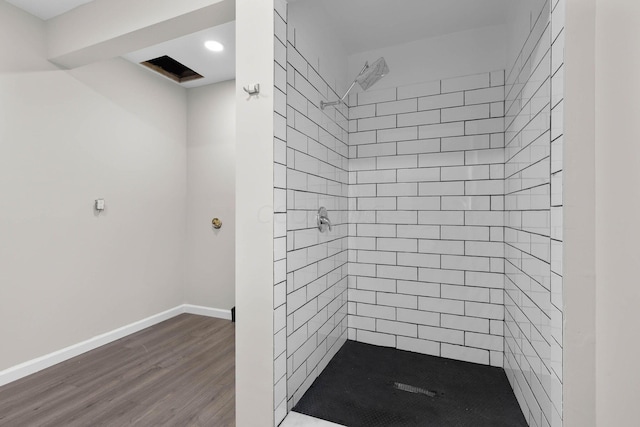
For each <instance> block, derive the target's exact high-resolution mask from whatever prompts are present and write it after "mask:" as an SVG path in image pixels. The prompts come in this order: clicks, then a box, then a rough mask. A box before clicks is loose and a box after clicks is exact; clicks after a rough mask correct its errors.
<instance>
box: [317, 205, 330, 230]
mask: <svg viewBox="0 0 640 427" xmlns="http://www.w3.org/2000/svg"><path fill="white" fill-rule="evenodd" d="M317 221H318V230H320V232H321V233H324V232H325V230H326V229H327V227H328V228H329V231H331V221H330V220H329V216H328V214H327V209H326V208H325V207H324V206H323V207H321V208H320V209H318V215H317Z"/></svg>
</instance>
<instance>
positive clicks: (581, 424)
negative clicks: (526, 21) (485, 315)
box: [562, 0, 637, 427]
mask: <svg viewBox="0 0 640 427" xmlns="http://www.w3.org/2000/svg"><path fill="white" fill-rule="evenodd" d="M595 7H596V0H566V27H565V30H564V33H565V44H566V46H565V101H564V103H565V141H564V159H565V161H564V172H563V173H564V226H563V234H564V236H563V237H564V260H563V263H564V271H563V273H564V276H563V278H564V283H563V287H564V316H565V321H564V331H563V332H564V340H563V344H564V345H563V356H564V357H563V358H564V361H563V367H562V369H563V396H562V397H563V421H564V426H565V427H593V426H595V425H596V411H597V409H598V404H597V401H596V390H597V389H598V386H599V385H598V384H597V383H596V309H595V307H596V295H595V294H596V250H595V246H596V226H595V221H596V218H595V206H596V205H595V203H596V194H595V180H596V176H595V155H596V154H595V17H596V12H595V11H596V9H595ZM615 221H618V219H615ZM615 251H616V252H617V251H618V248H616V249H615ZM628 319H629V320H630V321H635V322H637V320H636V319H633V318H631V317H628ZM620 350H622V349H621V348H616V349H614V351H616V352H617V351H620ZM618 367H619V368H620V369H621V370H622V371H624V373H625V375H629V374H631V373H632V371H631V370H629V369H627V368H626V367H624V366H618ZM608 391H609V392H610V393H612V395H614V396H618V395H619V394H618V393H621V395H624V394H625V393H626V390H623V389H621V388H620V389H616V390H608ZM621 415H622V414H621ZM634 418H635V414H634ZM598 425H603V426H607V425H612V426H613V425H634V423H633V422H630V423H602V424H598Z"/></svg>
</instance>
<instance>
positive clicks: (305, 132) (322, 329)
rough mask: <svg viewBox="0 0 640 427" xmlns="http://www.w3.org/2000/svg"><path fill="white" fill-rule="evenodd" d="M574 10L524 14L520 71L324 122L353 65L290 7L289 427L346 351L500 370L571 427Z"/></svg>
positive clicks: (282, 213) (280, 169)
mask: <svg viewBox="0 0 640 427" xmlns="http://www.w3.org/2000/svg"><path fill="white" fill-rule="evenodd" d="M288 7H289V9H291V8H293V7H303V6H301V3H293V4H291V5H289V6H288ZM563 8H564V0H548V1H546V2H545V1H541V0H532V1H530V2H528V3H527V6H526V7H525V9H523V10H519V11H516V12H515V13H514V14H513V15H512V16H511V17H510V20H511V21H510V22H509V23H508V25H507V28H508V31H510V32H508V33H507V36H509V37H511V38H512V39H513V40H518V45H517V46H510V48H509V52H510V53H509V55H508V57H507V66H506V68H505V69H497V70H496V69H488V70H485V71H484V72H481V73H478V72H475V73H472V74H467V75H462V74H460V75H451V76H447V77H446V78H441V79H438V80H425V81H422V82H418V83H416V82H412V83H411V84H407V85H404V84H399V85H393V86H387V87H380V88H379V89H378V88H377V87H373V88H372V89H370V90H369V91H367V92H359V93H354V94H352V95H350V97H349V99H348V106H346V105H345V106H340V107H337V108H333V107H330V108H327V109H325V110H321V109H320V107H319V105H320V101H321V100H335V99H337V98H339V97H340V96H341V95H342V93H343V92H344V89H346V87H345V84H346V83H348V79H349V78H350V77H351V76H348V72H347V67H346V64H344V66H335V64H331V66H327V65H325V64H327V62H323V60H324V58H323V55H324V52H320V51H318V50H316V47H317V44H315V43H314V42H313V37H317V35H314V34H305V28H304V26H303V25H301V24H300V23H299V22H296V19H297V16H298V15H296V14H291V13H290V12H291V10H289V11H288V10H287V4H286V3H285V2H284V1H282V0H276V1H275V14H274V16H275V45H276V51H275V63H274V70H275V83H274V84H275V93H276V96H275V99H274V161H275V165H274V208H275V221H274V222H275V229H274V254H275V256H274V260H275V264H274V331H275V337H274V373H275V375H274V387H275V399H274V410H275V424H276V425H277V424H278V423H279V422H280V421H282V419H283V418H284V416H285V415H286V413H287V412H288V410H290V409H291V408H292V407H293V406H294V405H295V404H296V403H297V401H298V400H299V399H300V398H301V397H302V395H303V394H304V393H305V391H306V390H307V389H308V388H309V387H310V386H311V384H312V383H313V381H314V380H315V379H316V378H317V376H318V375H319V374H320V373H321V372H322V370H323V369H324V367H326V365H327V364H328V363H329V361H330V360H331V358H332V357H333V355H335V353H336V352H337V351H338V350H339V349H340V347H341V345H342V344H343V343H344V342H345V341H346V340H347V339H349V340H355V341H361V342H366V343H370V344H375V345H379V346H387V347H394V348H398V349H401V350H407V351H412V352H417V353H423V354H429V355H435V356H440V357H444V358H451V359H457V360H464V361H469V362H473V363H479V364H485V365H492V366H497V367H502V368H504V369H505V372H506V374H507V377H508V378H509V381H510V383H511V385H512V387H513V390H514V393H515V395H516V398H517V399H518V402H519V403H520V406H521V408H522V410H523V413H524V415H525V418H526V420H527V422H528V423H529V425H531V426H540V427H542V426H554V427H555V426H561V425H562V164H563V162H562V129H563V125H562V105H563V104H562V99H563V85H562V79H563V72H562V71H563V66H562V64H563V56H564V53H563V26H564V14H563V11H564V9H563ZM516 35H517V36H518V37H516ZM374 59H376V58H371V60H374ZM389 66H390V68H391V72H392V73H393V67H394V64H393V63H392V62H390V63H389ZM320 206H324V207H326V208H327V210H328V211H329V214H330V218H331V220H332V222H333V229H332V231H331V232H329V233H320V232H319V231H318V229H317V224H316V213H317V210H318V208H319V207H320Z"/></svg>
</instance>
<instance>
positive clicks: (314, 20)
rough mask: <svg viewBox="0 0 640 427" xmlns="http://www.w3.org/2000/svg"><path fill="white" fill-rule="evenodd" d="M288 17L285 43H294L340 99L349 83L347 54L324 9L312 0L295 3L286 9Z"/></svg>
mask: <svg viewBox="0 0 640 427" xmlns="http://www.w3.org/2000/svg"><path fill="white" fill-rule="evenodd" d="M288 15H289V19H288V21H287V23H288V25H287V30H288V33H289V35H288V39H289V40H290V41H292V40H295V46H296V49H297V50H298V51H299V52H300V54H301V55H302V56H304V57H305V58H308V59H309V61H310V62H311V65H312V66H313V67H314V69H315V70H316V71H317V72H318V73H319V74H320V75H321V76H322V78H323V79H325V81H326V82H327V84H328V85H329V86H330V87H332V88H333V90H335V91H336V92H338V93H340V96H342V93H343V92H344V91H346V90H347V88H348V87H349V86H348V85H349V84H350V83H351V81H349V77H348V76H347V71H348V62H347V51H346V50H345V48H344V46H343V45H342V42H341V41H340V39H339V38H338V36H337V34H336V32H335V31H333V28H332V20H331V19H330V18H329V16H328V15H327V12H326V10H325V8H324V7H323V6H322V5H321V4H320V2H317V1H313V0H311V1H302V2H295V3H293V4H291V5H290V6H289V9H288ZM358 71H359V70H358Z"/></svg>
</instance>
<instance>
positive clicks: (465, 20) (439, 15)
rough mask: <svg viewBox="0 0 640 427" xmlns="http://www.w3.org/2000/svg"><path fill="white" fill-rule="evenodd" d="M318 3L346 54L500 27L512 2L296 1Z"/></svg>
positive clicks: (496, 0)
mask: <svg viewBox="0 0 640 427" xmlns="http://www.w3.org/2000/svg"><path fill="white" fill-rule="evenodd" d="M303 1H313V2H316V1H320V2H321V3H322V5H323V6H324V8H325V10H326V12H327V15H328V16H329V18H331V20H332V21H334V22H335V26H334V28H333V31H335V32H336V33H337V36H338V38H339V39H340V40H342V42H343V45H344V47H345V49H346V50H347V53H348V54H352V53H358V52H365V51H368V50H373V49H378V48H382V47H388V46H393V45H397V44H402V43H407V42H410V41H413V40H419V39H425V38H429V37H437V36H441V35H444V34H451V33H455V32H459V31H466V30H471V29H475V28H482V27H488V26H493V25H503V24H505V23H506V22H507V10H508V6H509V3H510V2H513V1H514V0H299V1H298V3H302V2H303Z"/></svg>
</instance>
